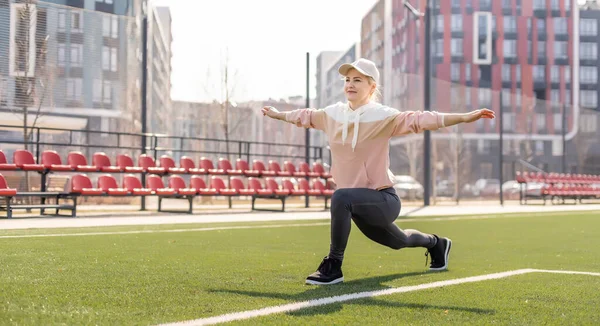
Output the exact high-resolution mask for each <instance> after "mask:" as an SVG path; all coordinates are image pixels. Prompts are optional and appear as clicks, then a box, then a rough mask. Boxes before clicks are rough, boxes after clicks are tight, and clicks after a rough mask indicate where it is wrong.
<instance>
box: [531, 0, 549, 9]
mask: <svg viewBox="0 0 600 326" xmlns="http://www.w3.org/2000/svg"><path fill="white" fill-rule="evenodd" d="M533 9H534V10H535V9H546V0H533Z"/></svg>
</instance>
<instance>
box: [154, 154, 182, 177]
mask: <svg viewBox="0 0 600 326" xmlns="http://www.w3.org/2000/svg"><path fill="white" fill-rule="evenodd" d="M160 166H161V167H163V168H164V169H166V171H167V172H169V173H172V174H184V173H185V172H186V170H185V168H183V167H180V168H178V167H177V166H176V165H175V161H174V160H173V159H172V158H171V157H170V156H169V155H163V156H161V157H160Z"/></svg>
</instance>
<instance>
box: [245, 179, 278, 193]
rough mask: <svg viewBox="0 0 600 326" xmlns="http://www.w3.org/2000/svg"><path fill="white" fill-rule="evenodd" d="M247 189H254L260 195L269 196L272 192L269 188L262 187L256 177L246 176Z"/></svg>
mask: <svg viewBox="0 0 600 326" xmlns="http://www.w3.org/2000/svg"><path fill="white" fill-rule="evenodd" d="M248 189H254V190H255V191H256V193H257V194H258V195H262V196H271V195H273V193H274V192H273V190H271V189H264V188H263V186H262V184H261V183H260V180H258V179H257V178H248Z"/></svg>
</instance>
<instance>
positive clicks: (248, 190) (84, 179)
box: [0, 174, 333, 197]
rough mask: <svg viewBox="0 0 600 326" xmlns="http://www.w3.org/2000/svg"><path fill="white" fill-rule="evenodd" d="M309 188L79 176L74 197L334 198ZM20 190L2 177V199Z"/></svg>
mask: <svg viewBox="0 0 600 326" xmlns="http://www.w3.org/2000/svg"><path fill="white" fill-rule="evenodd" d="M311 181H312V182H311V183H310V184H309V182H308V180H306V179H298V188H297V189H296V188H295V186H294V184H293V183H292V181H291V180H289V179H283V180H282V183H281V185H279V184H278V183H277V181H275V180H274V179H272V178H268V177H267V178H265V183H264V186H263V184H262V182H261V181H260V179H258V178H254V177H250V178H248V184H247V186H246V185H245V184H244V182H243V181H242V179H241V178H239V177H231V178H230V179H229V185H227V183H226V182H225V181H224V180H223V179H222V178H221V177H219V176H212V177H211V180H210V187H207V185H206V183H205V181H204V179H203V178H202V177H200V176H192V177H191V179H190V183H189V185H186V183H185V180H184V179H183V177H181V176H179V175H172V176H169V179H168V183H167V186H165V184H164V183H163V179H162V177H161V176H159V175H156V174H151V175H149V176H148V177H147V180H146V183H147V187H146V188H144V187H143V186H142V182H141V181H140V179H139V178H138V177H137V176H135V175H133V174H127V175H125V176H124V177H123V184H122V187H119V184H118V182H117V180H116V179H115V177H114V176H112V175H110V174H105V175H102V176H100V177H98V181H97V187H94V186H93V184H92V181H91V179H90V178H89V177H88V176H87V175H85V174H76V175H74V176H73V177H72V178H71V188H70V193H71V194H78V195H84V196H99V195H109V196H128V195H132V196H149V195H158V196H174V195H180V196H195V195H206V196H216V195H220V196H237V195H245V196H252V195H265V196H267V195H277V196H306V195H308V196H331V195H333V190H332V189H327V188H326V186H325V185H324V184H323V182H322V181H321V180H319V179H313V180H311ZM16 193H17V189H14V188H9V186H8V185H7V183H6V179H4V177H3V176H2V174H0V196H7V197H10V196H14V195H16Z"/></svg>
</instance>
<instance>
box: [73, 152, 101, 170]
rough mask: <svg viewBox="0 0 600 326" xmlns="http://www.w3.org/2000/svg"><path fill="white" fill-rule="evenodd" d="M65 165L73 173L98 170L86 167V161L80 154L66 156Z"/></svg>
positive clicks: (90, 166)
mask: <svg viewBox="0 0 600 326" xmlns="http://www.w3.org/2000/svg"><path fill="white" fill-rule="evenodd" d="M67 164H69V165H70V166H71V167H72V168H73V169H74V170H75V171H79V172H98V168H97V167H95V166H92V165H88V162H87V159H86V158H85V156H84V155H83V153H81V152H70V153H69V154H67Z"/></svg>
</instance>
